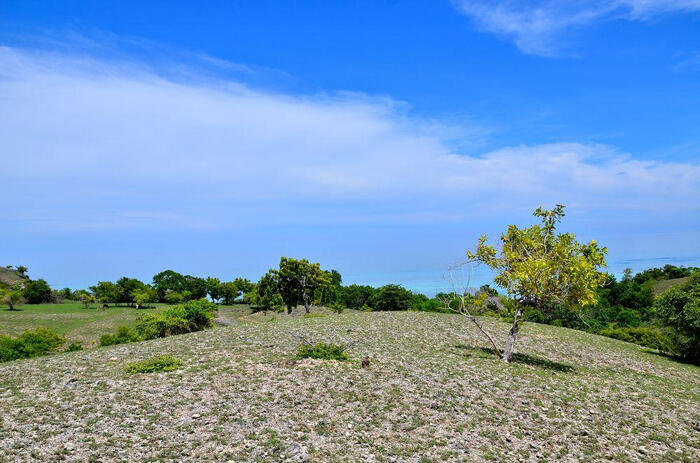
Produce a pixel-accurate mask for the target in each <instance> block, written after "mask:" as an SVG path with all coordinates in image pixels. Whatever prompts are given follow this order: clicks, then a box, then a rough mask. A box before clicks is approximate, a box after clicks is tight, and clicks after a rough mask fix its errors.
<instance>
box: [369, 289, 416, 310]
mask: <svg viewBox="0 0 700 463" xmlns="http://www.w3.org/2000/svg"><path fill="white" fill-rule="evenodd" d="M412 302H413V293H412V292H411V291H409V290H407V289H405V288H404V287H403V286H401V285H386V286H382V287H381V288H379V289H378V290H377V292H376V293H375V294H374V296H372V299H371V301H370V305H371V306H372V308H373V309H374V310H379V311H385V310H408V309H409V308H410V307H411V304H412Z"/></svg>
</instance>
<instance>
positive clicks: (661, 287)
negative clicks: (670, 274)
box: [653, 277, 689, 296]
mask: <svg viewBox="0 0 700 463" xmlns="http://www.w3.org/2000/svg"><path fill="white" fill-rule="evenodd" d="M688 279H689V277H685V278H673V279H671V280H663V281H657V282H656V283H654V287H653V288H654V296H659V295H661V294H663V293H664V292H666V290H668V289H671V288H673V287H674V286H679V285H682V284H683V283H685V282H686V281H688Z"/></svg>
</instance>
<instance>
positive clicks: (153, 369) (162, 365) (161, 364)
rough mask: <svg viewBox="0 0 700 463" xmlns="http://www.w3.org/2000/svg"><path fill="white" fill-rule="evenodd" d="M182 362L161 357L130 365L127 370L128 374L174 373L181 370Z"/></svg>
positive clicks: (168, 357) (167, 356)
mask: <svg viewBox="0 0 700 463" xmlns="http://www.w3.org/2000/svg"><path fill="white" fill-rule="evenodd" d="M182 365H183V363H182V360H180V359H177V358H175V357H173V356H170V355H161V356H159V357H152V358H150V359H146V360H141V361H140V362H132V363H129V364H128V365H127V366H126V368H125V370H126V372H127V373H158V372H161V371H174V370H177V369H178V368H181V367H182Z"/></svg>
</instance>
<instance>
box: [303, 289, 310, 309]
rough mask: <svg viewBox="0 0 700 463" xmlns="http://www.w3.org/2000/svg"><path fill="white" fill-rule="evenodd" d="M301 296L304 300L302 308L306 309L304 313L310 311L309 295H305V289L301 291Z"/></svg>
mask: <svg viewBox="0 0 700 463" xmlns="http://www.w3.org/2000/svg"><path fill="white" fill-rule="evenodd" d="M301 298H302V300H303V302H304V309H306V313H311V304H309V296H307V295H306V291H304V292H302V293H301Z"/></svg>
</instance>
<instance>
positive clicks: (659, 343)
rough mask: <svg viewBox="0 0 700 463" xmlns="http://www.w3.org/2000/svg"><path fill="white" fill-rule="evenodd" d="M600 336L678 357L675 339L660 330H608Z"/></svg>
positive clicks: (637, 328) (635, 328)
mask: <svg viewBox="0 0 700 463" xmlns="http://www.w3.org/2000/svg"><path fill="white" fill-rule="evenodd" d="M598 334H600V335H602V336H607V337H609V338H615V339H619V340H621V341H626V342H631V343H634V344H639V345H640V346H646V347H651V348H652V349H656V350H659V351H661V352H665V353H667V354H672V355H676V354H677V353H678V348H677V346H676V344H675V342H674V341H673V339H672V338H671V337H670V336H669V335H668V334H666V333H664V332H663V331H661V330H660V329H658V328H652V327H648V326H639V327H625V328H606V329H604V330H601V331H600V332H599V333H598Z"/></svg>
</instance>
